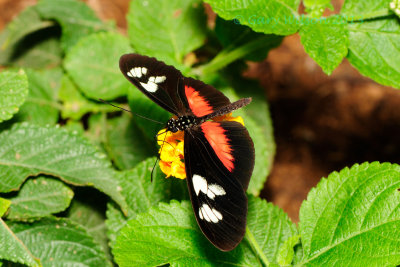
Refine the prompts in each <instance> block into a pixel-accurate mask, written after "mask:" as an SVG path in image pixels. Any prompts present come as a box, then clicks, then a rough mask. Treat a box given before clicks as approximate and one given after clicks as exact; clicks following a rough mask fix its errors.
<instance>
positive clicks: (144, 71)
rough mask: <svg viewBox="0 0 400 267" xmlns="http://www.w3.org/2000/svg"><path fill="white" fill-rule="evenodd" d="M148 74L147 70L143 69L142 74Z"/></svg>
mask: <svg viewBox="0 0 400 267" xmlns="http://www.w3.org/2000/svg"><path fill="white" fill-rule="evenodd" d="M146 73H147V68H145V67H142V74H143V75H146Z"/></svg>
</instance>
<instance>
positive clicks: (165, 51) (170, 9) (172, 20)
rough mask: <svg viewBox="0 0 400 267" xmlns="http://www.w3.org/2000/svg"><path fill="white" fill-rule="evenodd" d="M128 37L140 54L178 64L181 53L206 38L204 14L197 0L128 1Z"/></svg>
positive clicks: (199, 43) (194, 46) (191, 49)
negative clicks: (129, 2)
mask: <svg viewBox="0 0 400 267" xmlns="http://www.w3.org/2000/svg"><path fill="white" fill-rule="evenodd" d="M127 19H128V35H129V39H130V41H131V43H132V45H133V47H135V49H136V51H138V52H139V53H140V54H144V55H149V56H154V57H156V58H158V59H159V60H163V61H165V62H166V63H167V64H172V65H181V64H182V63H183V58H184V56H185V55H186V54H187V53H189V52H191V51H193V50H195V49H196V48H198V47H200V46H201V45H202V44H203V42H204V40H205V38H206V16H205V13H204V9H203V5H202V1H200V0H189V1H188V0H174V1H163V0H152V1H145V0H139V1H131V5H130V9H129V13H128V17H127Z"/></svg>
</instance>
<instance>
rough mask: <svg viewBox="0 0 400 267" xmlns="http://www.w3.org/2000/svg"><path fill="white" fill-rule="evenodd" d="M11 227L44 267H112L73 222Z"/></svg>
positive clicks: (13, 225) (49, 221) (100, 251)
mask: <svg viewBox="0 0 400 267" xmlns="http://www.w3.org/2000/svg"><path fill="white" fill-rule="evenodd" d="M10 228H11V229H12V231H13V232H14V233H15V235H16V236H17V237H18V238H19V239H20V240H22V242H23V243H24V244H25V245H26V246H27V247H28V248H29V249H30V250H31V251H32V253H33V254H34V255H37V256H38V257H39V258H40V260H41V263H42V264H43V266H111V264H110V262H109V261H107V258H106V257H105V254H104V252H103V251H102V250H101V248H100V246H99V245H98V244H96V243H95V242H94V241H93V238H92V237H90V236H89V235H88V233H87V232H86V231H85V229H83V228H82V227H81V226H79V225H78V224H76V223H73V222H72V221H70V220H67V219H56V218H46V219H42V220H40V221H37V222H34V223H11V224H10Z"/></svg>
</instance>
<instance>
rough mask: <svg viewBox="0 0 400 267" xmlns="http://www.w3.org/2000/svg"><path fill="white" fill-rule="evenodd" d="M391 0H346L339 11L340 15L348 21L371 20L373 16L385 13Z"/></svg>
mask: <svg viewBox="0 0 400 267" xmlns="http://www.w3.org/2000/svg"><path fill="white" fill-rule="evenodd" d="M391 1H392V0H365V1H358V0H346V1H344V3H343V6H342V8H341V10H340V14H342V15H344V16H346V17H347V18H348V19H350V20H352V19H356V18H361V21H362V20H363V19H368V18H372V17H373V16H371V15H373V14H377V13H379V12H381V11H385V12H386V13H387V11H388V9H389V6H390V2H391Z"/></svg>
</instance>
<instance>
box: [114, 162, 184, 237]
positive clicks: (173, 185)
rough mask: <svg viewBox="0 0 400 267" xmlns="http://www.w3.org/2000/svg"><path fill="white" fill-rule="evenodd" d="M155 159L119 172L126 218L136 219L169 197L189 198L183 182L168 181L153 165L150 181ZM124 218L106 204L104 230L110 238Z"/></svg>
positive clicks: (172, 179) (124, 220) (116, 231)
mask: <svg viewBox="0 0 400 267" xmlns="http://www.w3.org/2000/svg"><path fill="white" fill-rule="evenodd" d="M155 162H156V158H149V159H147V160H145V161H143V162H141V163H139V164H138V165H137V166H136V167H135V168H134V169H132V170H128V171H124V172H121V173H119V175H118V178H119V180H120V184H121V187H122V192H121V193H122V194H123V195H124V196H125V198H126V202H127V203H128V205H129V206H128V209H129V213H128V214H129V218H136V215H137V214H139V213H143V212H147V211H148V210H149V209H150V208H151V207H154V206H156V205H157V204H158V203H159V202H161V201H169V200H170V199H171V198H175V199H188V198H189V197H188V194H187V187H186V181H184V180H180V179H175V178H168V179H165V174H163V173H162V172H161V170H160V168H159V167H158V165H157V166H155V167H156V168H155V169H154V172H153V181H151V174H152V169H153V166H154V163H155ZM125 223H126V218H124V217H123V214H122V213H121V212H120V211H117V210H116V209H115V207H114V206H113V205H108V209H107V227H108V229H109V236H110V239H111V240H112V241H113V240H114V239H115V235H116V234H117V233H118V232H119V230H120V229H121V228H122V227H123V226H124V225H125Z"/></svg>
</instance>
